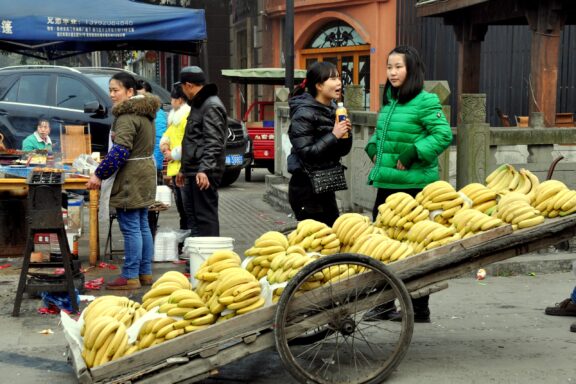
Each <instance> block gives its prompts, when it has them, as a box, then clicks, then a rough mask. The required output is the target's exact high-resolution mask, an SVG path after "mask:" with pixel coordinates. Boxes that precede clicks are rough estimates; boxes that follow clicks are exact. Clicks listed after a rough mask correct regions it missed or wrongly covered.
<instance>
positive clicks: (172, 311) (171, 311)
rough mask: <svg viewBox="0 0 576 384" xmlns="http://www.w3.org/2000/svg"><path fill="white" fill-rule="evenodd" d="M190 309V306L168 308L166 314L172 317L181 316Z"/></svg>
mask: <svg viewBox="0 0 576 384" xmlns="http://www.w3.org/2000/svg"><path fill="white" fill-rule="evenodd" d="M189 311H190V308H178V307H176V308H172V309H169V310H168V312H167V313H166V314H167V315H168V316H172V317H182V316H184V315H185V314H187V313H188V312H189Z"/></svg>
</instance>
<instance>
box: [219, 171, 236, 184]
mask: <svg viewBox="0 0 576 384" xmlns="http://www.w3.org/2000/svg"><path fill="white" fill-rule="evenodd" d="M241 171H242V169H233V170H227V171H224V175H223V176H222V181H221V182H220V185H219V187H220V188H224V187H227V186H229V185H231V184H232V183H234V182H235V181H236V180H238V177H239V176H240V172H241Z"/></svg>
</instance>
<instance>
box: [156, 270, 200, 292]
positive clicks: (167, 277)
mask: <svg viewBox="0 0 576 384" xmlns="http://www.w3.org/2000/svg"><path fill="white" fill-rule="evenodd" d="M166 282H173V283H176V284H179V285H180V288H185V289H190V288H191V287H190V280H188V278H187V277H186V276H185V275H184V274H183V273H181V272H178V271H168V272H166V273H164V274H163V275H162V276H160V278H159V279H158V280H156V282H155V283H154V284H152V289H153V288H156V287H158V286H159V285H161V284H163V283H166Z"/></svg>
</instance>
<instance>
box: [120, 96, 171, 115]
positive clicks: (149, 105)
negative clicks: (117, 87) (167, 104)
mask: <svg viewBox="0 0 576 384" xmlns="http://www.w3.org/2000/svg"><path fill="white" fill-rule="evenodd" d="M160 105H162V103H161V102H160V99H159V98H158V96H154V95H150V94H145V95H136V96H132V97H131V98H130V99H128V100H124V101H121V102H120V103H118V104H116V105H115V106H114V107H113V108H112V114H113V115H114V117H118V116H120V115H126V114H132V113H133V114H136V115H140V116H146V117H148V118H149V119H150V120H154V118H155V117H156V111H157V110H158V109H159V108H160Z"/></svg>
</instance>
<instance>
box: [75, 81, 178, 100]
mask: <svg viewBox="0 0 576 384" xmlns="http://www.w3.org/2000/svg"><path fill="white" fill-rule="evenodd" d="M86 76H88V77H89V78H90V79H92V81H94V82H95V83H96V84H97V85H98V86H99V87H100V88H102V90H103V91H104V92H106V94H108V93H109V92H110V90H109V88H108V83H109V82H110V78H111V77H112V75H111V74H108V73H86ZM147 81H148V82H149V83H150V85H151V86H152V93H154V94H155V95H157V96H158V97H159V98H160V100H162V103H163V104H165V105H166V104H167V105H170V93H168V91H166V90H165V89H164V88H162V87H161V86H160V85H158V84H156V83H153V82H152V81H150V80H147Z"/></svg>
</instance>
